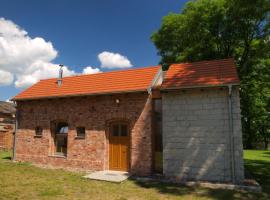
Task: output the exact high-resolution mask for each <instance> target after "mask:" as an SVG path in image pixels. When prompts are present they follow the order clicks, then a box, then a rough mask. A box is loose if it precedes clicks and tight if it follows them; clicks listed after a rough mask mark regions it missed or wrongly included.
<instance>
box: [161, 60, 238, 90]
mask: <svg viewBox="0 0 270 200" xmlns="http://www.w3.org/2000/svg"><path fill="white" fill-rule="evenodd" d="M239 83H240V81H239V78H238V75H237V70H236V65H235V63H234V60H233V59H222V60H211V61H200V62H193V63H181V64H173V65H171V66H170V68H169V70H168V71H167V73H166V75H165V80H164V81H163V84H162V87H161V88H162V89H173V88H192V87H209V86H219V85H228V84H239Z"/></svg>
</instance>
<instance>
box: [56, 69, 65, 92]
mask: <svg viewBox="0 0 270 200" xmlns="http://www.w3.org/2000/svg"><path fill="white" fill-rule="evenodd" d="M59 67H60V69H59V77H58V80H57V84H58V87H60V86H61V85H62V81H63V80H62V79H63V67H64V65H62V64H60V65H59Z"/></svg>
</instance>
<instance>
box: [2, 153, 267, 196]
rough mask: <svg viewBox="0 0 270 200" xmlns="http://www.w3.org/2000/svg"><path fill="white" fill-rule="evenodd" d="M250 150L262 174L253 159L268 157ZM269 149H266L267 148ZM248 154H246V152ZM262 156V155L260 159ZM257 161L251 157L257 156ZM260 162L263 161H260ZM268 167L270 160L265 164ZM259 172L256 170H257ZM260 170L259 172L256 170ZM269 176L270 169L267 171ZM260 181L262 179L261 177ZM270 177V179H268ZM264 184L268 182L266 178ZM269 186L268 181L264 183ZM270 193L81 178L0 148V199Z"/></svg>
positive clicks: (250, 158) (255, 169)
mask: <svg viewBox="0 0 270 200" xmlns="http://www.w3.org/2000/svg"><path fill="white" fill-rule="evenodd" d="M246 153H247V154H248V156H247V158H248V160H247V161H248V162H249V164H248V167H250V169H252V170H253V171H254V175H255V176H256V177H260V173H259V172H258V171H260V170H261V169H258V167H255V168H252V165H251V163H252V162H255V163H256V162H257V159H258V160H259V161H260V162H266V161H265V160H266V159H267V157H265V159H264V157H263V154H260V153H259V156H256V155H255V156H254V157H253V155H254V154H253V152H246ZM266 153H267V152H266ZM247 154H246V155H247ZM259 157H260V159H259ZM254 159H255V161H252V160H254ZM260 166H261V165H260ZM266 167H268V169H269V164H268V165H267V164H266ZM255 172H256V173H255ZM257 172H258V174H257ZM266 173H268V177H269V173H270V172H269V170H268V172H266ZM260 181H261V180H260ZM268 181H269V180H268ZM261 183H262V184H268V183H269V182H267V181H263V180H262V182H261ZM263 187H264V188H266V192H267V188H269V185H263ZM266 195H267V193H263V194H253V193H249V192H238V191H231V190H220V189H218V190H215V189H205V188H199V187H184V186H181V185H177V184H165V183H158V182H144V183H142V182H136V181H134V180H128V181H125V182H123V183H121V184H115V183H108V182H100V181H92V180H87V179H84V178H82V174H79V173H71V172H67V171H64V170H52V169H42V168H38V167H35V166H32V165H30V164H29V163H13V162H11V161H10V154H9V153H8V152H0V200H2V199H11V200H12V199H20V200H23V199H27V200H28V199H101V200H107V199H110V200H127V199H130V200H139V199H146V200H147V199H149V200H154V199H161V200H165V199H168V200H176V199H189V200H191V199H192V200H193V199H198V200H206V199H213V200H217V199H224V200H229V199H237V200H242V199H243V200H245V199H268V198H267V196H266Z"/></svg>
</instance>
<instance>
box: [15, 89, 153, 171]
mask: <svg viewBox="0 0 270 200" xmlns="http://www.w3.org/2000/svg"><path fill="white" fill-rule="evenodd" d="M116 98H118V99H120V103H119V105H117V104H116V102H115V99H116ZM151 109H152V105H151V100H150V98H149V97H148V94H147V93H130V94H121V95H100V96H89V97H74V98H61V99H51V100H35V101H25V102H18V111H19V129H18V134H17V150H16V155H17V160H18V161H29V162H33V163H36V164H44V165H51V166H54V167H64V168H70V169H85V170H104V169H108V165H109V162H108V159H109V158H108V149H109V143H108V127H109V122H110V121H114V120H125V121H126V120H127V121H128V122H129V125H130V131H131V150H130V156H131V162H130V171H131V172H132V173H136V174H138V175H146V174H149V173H150V172H151V167H152V166H151V165H152V143H151V142H152V141H151V133H152V130H151ZM53 120H63V121H65V122H67V123H68V124H69V132H68V150H67V157H66V158H56V157H52V156H50V155H51V152H50V146H51V143H52V140H53V139H52V136H51V130H50V123H51V121H53ZM36 126H41V127H42V128H43V136H42V137H41V138H37V137H34V135H35V127H36ZM78 126H84V127H85V128H86V138H85V139H75V136H76V127H78Z"/></svg>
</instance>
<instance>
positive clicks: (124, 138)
mask: <svg viewBox="0 0 270 200" xmlns="http://www.w3.org/2000/svg"><path fill="white" fill-rule="evenodd" d="M129 135H130V134H129V131H128V126H127V124H125V123H114V124H112V125H111V127H110V137H109V143H110V145H109V146H110V149H109V169H110V170H116V171H128V170H129V143H130V140H129Z"/></svg>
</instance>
